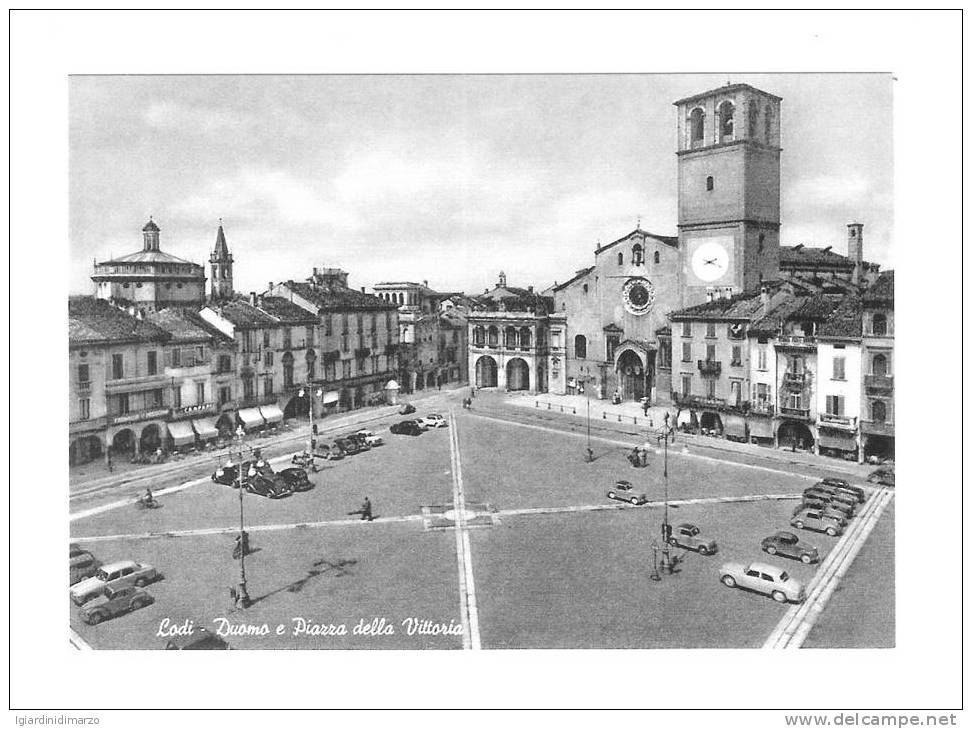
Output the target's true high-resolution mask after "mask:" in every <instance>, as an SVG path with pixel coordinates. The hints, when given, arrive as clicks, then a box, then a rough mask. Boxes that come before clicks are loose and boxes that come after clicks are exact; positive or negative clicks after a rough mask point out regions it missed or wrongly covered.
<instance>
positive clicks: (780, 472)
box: [470, 413, 820, 481]
mask: <svg viewBox="0 0 972 729" xmlns="http://www.w3.org/2000/svg"><path fill="white" fill-rule="evenodd" d="M470 415H472V416H473V417H474V418H483V419H484V420H493V421H495V422H499V423H509V424H510V425H518V426H519V427H521V428H532V429H534V430H543V431H546V432H548V433H559V434H561V435H569V436H573V437H574V438H585V439H586V438H587V436H586V435H585V434H584V433H575V432H573V431H568V430H560V429H558V428H548V427H546V426H543V425H534V424H533V423H520V422H517V421H515V420H506V419H505V418H496V417H493V416H491V415H483V414H482V413H470ZM591 440H599V441H601V442H602V443H610V444H611V445H620V446H625V447H628V448H630V447H631V442H630V441H625V440H614V439H613V438H605V437H603V436H598V435H592V436H591ZM668 455H669V456H676V457H682V458H698V459H699V460H702V461H713V462H714V463H718V464H720V465H724V466H738V467H739V468H749V469H751V470H753V471H766V472H767V473H775V474H778V475H780V476H792V477H793V478H803V479H806V480H808V481H819V480H820V478H819V477H818V476H811V475H809V474H805V473H794V472H792V471H783V470H780V469H778V468H770V467H769V466H757V465H755V464H752V463H740V462H739V461H726V460H723V459H721V458H713V457H712V456H700V455H699V454H698V453H682V452H680V451H677V450H673V449H671V448H669V449H668Z"/></svg>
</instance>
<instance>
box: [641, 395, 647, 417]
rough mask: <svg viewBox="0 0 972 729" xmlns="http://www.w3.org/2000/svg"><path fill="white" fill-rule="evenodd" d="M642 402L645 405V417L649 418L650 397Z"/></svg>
mask: <svg viewBox="0 0 972 729" xmlns="http://www.w3.org/2000/svg"><path fill="white" fill-rule="evenodd" d="M642 404H643V405H644V410H645V417H646V418H647V417H648V398H645V401H644V403H642Z"/></svg>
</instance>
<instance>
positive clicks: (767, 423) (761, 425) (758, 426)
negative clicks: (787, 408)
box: [748, 418, 773, 438]
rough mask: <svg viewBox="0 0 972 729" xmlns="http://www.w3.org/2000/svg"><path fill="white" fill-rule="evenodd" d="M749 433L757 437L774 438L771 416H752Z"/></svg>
mask: <svg viewBox="0 0 972 729" xmlns="http://www.w3.org/2000/svg"><path fill="white" fill-rule="evenodd" d="M748 422H749V435H751V436H753V437H755V438H772V437H773V421H772V420H771V419H770V418H750V419H749V421H748Z"/></svg>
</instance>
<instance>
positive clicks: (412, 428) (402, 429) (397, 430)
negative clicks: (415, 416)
mask: <svg viewBox="0 0 972 729" xmlns="http://www.w3.org/2000/svg"><path fill="white" fill-rule="evenodd" d="M389 430H391V432H392V433H394V434H395V435H422V433H423V430H422V429H421V428H420V427H419V426H418V424H417V423H416V422H415V421H414V420H403V421H401V422H400V423H395V424H394V425H392V426H391V428H390V429H389Z"/></svg>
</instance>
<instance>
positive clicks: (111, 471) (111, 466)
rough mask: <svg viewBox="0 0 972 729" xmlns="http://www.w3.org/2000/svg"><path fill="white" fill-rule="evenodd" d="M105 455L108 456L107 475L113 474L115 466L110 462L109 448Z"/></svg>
mask: <svg viewBox="0 0 972 729" xmlns="http://www.w3.org/2000/svg"><path fill="white" fill-rule="evenodd" d="M107 455H108V473H114V471H115V464H113V463H112V462H111V448H109V449H108V451H107Z"/></svg>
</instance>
